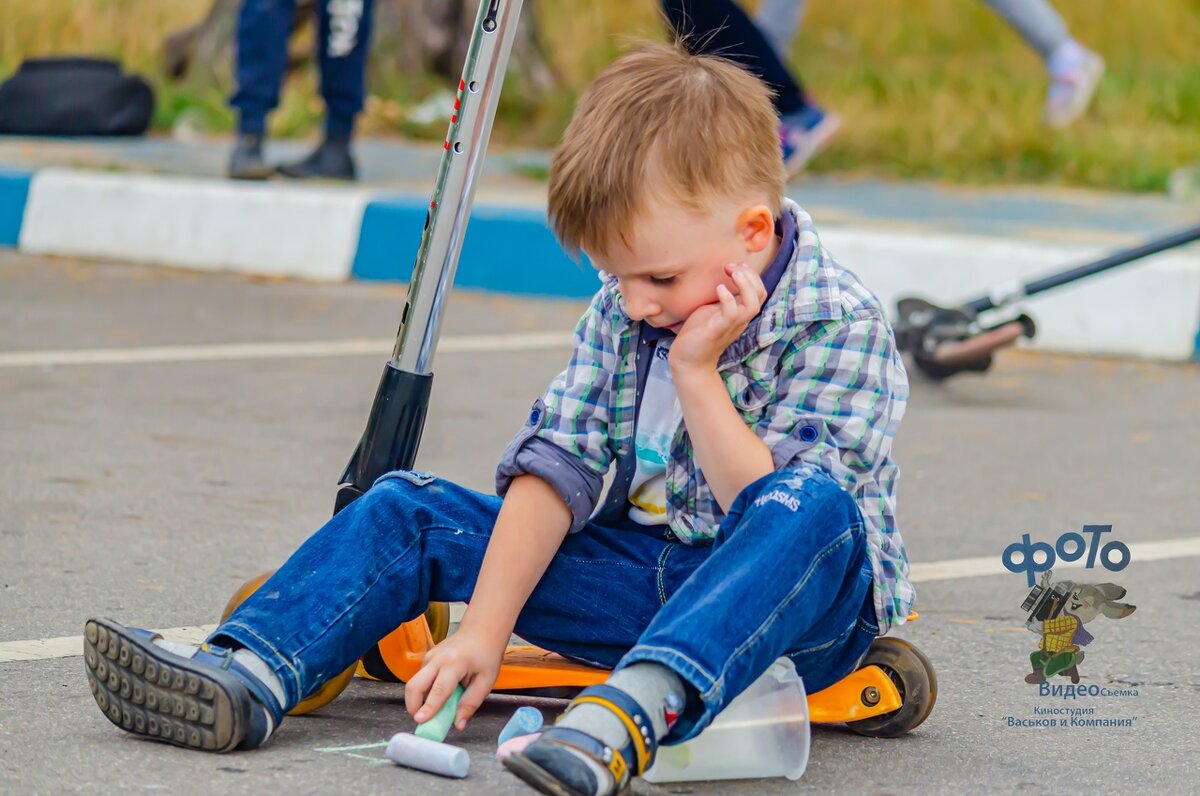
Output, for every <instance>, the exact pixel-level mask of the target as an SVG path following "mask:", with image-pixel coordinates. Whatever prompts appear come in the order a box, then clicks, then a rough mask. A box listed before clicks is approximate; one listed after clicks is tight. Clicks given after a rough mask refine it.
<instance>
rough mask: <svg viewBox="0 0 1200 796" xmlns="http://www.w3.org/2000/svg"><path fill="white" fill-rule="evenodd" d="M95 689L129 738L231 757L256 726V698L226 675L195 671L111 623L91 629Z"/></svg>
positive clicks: (89, 660) (90, 671) (86, 656)
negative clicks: (253, 715)
mask: <svg viewBox="0 0 1200 796" xmlns="http://www.w3.org/2000/svg"><path fill="white" fill-rule="evenodd" d="M83 660H84V663H85V664H86V666H87V679H88V686H89V687H90V688H91V690H92V696H93V697H94V698H95V700H96V704H97V705H99V706H100V710H101V711H103V713H104V715H105V716H106V717H107V718H108V720H109V721H111V722H112V723H113V724H115V725H116V726H117V727H120V728H121V729H122V730H126V731H127V732H131V733H133V734H134V735H141V736H143V737H146V738H151V739H153V740H156V741H163V742H165V743H170V744H174V745H175V746H182V747H184V748H187V749H200V750H203V751H207V752H228V751H231V750H233V749H236V748H237V746H238V744H239V743H241V741H242V738H243V737H244V736H245V733H246V727H247V726H248V724H249V721H248V719H249V715H250V713H249V711H250V703H249V699H250V698H249V696H248V695H247V694H246V693H244V692H245V686H243V685H242V684H241V683H240V682H238V681H237V679H236V678H235V677H234V676H233V675H231V674H229V673H228V672H226V671H224V670H222V669H215V668H213V667H210V666H205V665H203V664H199V665H197V664H193V663H192V662H191V661H190V660H188V659H187V658H181V657H179V656H178V655H172V654H171V653H169V652H167V651H166V650H163V649H161V648H159V647H157V646H155V644H154V643H153V642H152V641H150V639H148V638H144V637H142V636H138V635H135V634H132V633H130V632H129V630H128V629H127V628H125V627H123V626H121V625H120V624H118V623H116V622H113V621H111V620H107V619H91V620H88V622H87V624H86V625H85V626H84V635H83Z"/></svg>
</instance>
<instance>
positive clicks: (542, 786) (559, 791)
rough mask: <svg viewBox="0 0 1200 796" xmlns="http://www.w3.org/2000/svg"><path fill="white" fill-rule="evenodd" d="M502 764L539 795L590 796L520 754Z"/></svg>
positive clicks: (512, 755)
mask: <svg viewBox="0 0 1200 796" xmlns="http://www.w3.org/2000/svg"><path fill="white" fill-rule="evenodd" d="M500 762H501V764H502V765H503V766H504V767H505V768H507V769H508V770H509V771H511V772H512V773H513V774H516V775H517V777H518V778H519V779H520V780H521V781H522V782H524V783H525V784H526V785H529V786H530V787H532V788H533V789H535V790H537V791H538V792H539V793H545V794H547V796H589V795H588V794H584V793H580V792H579V791H577V790H575V789H574V788H572V787H569V786H567V785H564V784H563V783H561V782H559V781H558V778H557V777H555V776H554V775H553V774H551V773H550V772H549V771H547V770H546V769H544V768H542V767H541V766H539V765H538V764H537V763H535V762H533V761H532V760H530V759H529V758H528V757H526V756H525V755H523V754H521V753H520V752H515V753H513V754H511V755H509V756H508V757H506V758H504V759H503V760H502V761H500Z"/></svg>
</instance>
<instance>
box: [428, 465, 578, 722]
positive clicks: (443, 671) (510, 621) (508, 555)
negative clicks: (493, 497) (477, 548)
mask: <svg viewBox="0 0 1200 796" xmlns="http://www.w3.org/2000/svg"><path fill="white" fill-rule="evenodd" d="M570 525H571V511H570V509H569V508H568V507H567V505H566V504H565V503H563V501H562V499H561V498H560V497H559V496H558V494H557V493H556V492H555V491H554V489H553V487H551V486H550V485H549V484H547V483H546V482H545V481H543V480H542V479H540V478H538V477H537V476H532V475H523V476H519V477H517V478H516V479H514V480H513V482H512V485H511V486H510V488H509V490H508V495H507V496H506V497H505V499H504V502H503V504H501V507H500V514H499V516H498V517H497V518H496V525H495V527H494V529H493V530H492V537H491V540H490V541H489V542H488V546H487V552H486V553H485V554H484V557H483V565H482V567H481V568H480V570H479V579H478V581H477V582H476V584H475V591H474V593H473V594H472V595H471V602H470V605H469V606H468V607H467V612H466V614H465V615H464V616H463V620H462V623H461V624H460V625H459V627H458V630H457V631H456V632H455V633H454V634H453V635H452V636H450V637H449V638H447V639H446V640H445V641H443V642H442V643H441V644H438V645H437V646H436V647H434V648H433V649H431V650H430V651H429V652H428V653H427V654H426V655H425V661H424V663H423V664H422V666H421V670H420V671H419V672H417V674H415V675H413V677H412V679H411V680H409V682H408V684H407V685H406V686H405V689H404V701H405V703H406V705H407V707H408V710H409V712H410V713H412V714H413V718H414V719H416V720H417V721H418V722H421V721H426V720H428V719H429V718H431V717H433V716H434V715H436V714H437V711H438V710H439V709H441V707H442V705H443V703H445V701H446V699H447V698H448V697H449V696H450V694H451V692H453V691H454V688H455V686H457V685H458V684H459V683H463V684H464V685H465V686H466V692H465V693H464V694H463V696H462V698H461V699H460V700H459V703H458V711H457V715H456V716H455V726H456V727H458V728H459V729H460V730H461V729H463V728H464V727H465V726H466V723H467V721H468V720H469V719H470V718H471V716H472V715H474V713H475V711H476V710H478V709H479V706H480V705H482V704H483V700H484V699H485V698H487V695H488V694H489V693H490V692H491V690H492V686H493V685H494V684H495V682H496V676H497V675H498V673H499V671H500V661H501V659H502V658H503V656H504V650H505V648H506V647H507V646H508V639H509V637H510V636H511V635H512V631H513V627H514V626H515V625H516V623H517V615H518V614H519V613H520V612H521V608H522V607H523V606H524V605H525V601H526V600H528V599H529V595H530V594H531V593H532V592H533V589H534V587H535V586H536V585H537V582H538V581H539V580H541V577H542V574H543V573H545V571H546V568H547V567H548V566H549V565H550V561H551V560H552V559H553V558H554V554H555V552H557V550H558V548H559V546H560V545H561V544H562V540H563V538H564V537H566V535H567V528H568V527H569V526H570Z"/></svg>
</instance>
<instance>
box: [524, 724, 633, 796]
mask: <svg viewBox="0 0 1200 796" xmlns="http://www.w3.org/2000/svg"><path fill="white" fill-rule="evenodd" d="M538 741H539V742H541V741H547V742H549V743H555V744H559V745H560V746H569V747H571V748H572V749H574V750H575V751H577V752H582V753H583V754H585V755H587V756H588V757H590V758H592V759H593V760H595V761H596V762H597V763H599V764H600V765H601V766H603V767H605V768H607V769H608V770H609V773H611V774H612V775H613V782H615V783H616V786H617V787H616V792H617V793H620V792H621V791H622V790H623V789H624V788H625V785H626V783H627V782H629V778H630V776H632V774H633V772H632V771H630V768H629V766H630V763H633V762H635V758H634V755H635V754H636V752H635V751H634V746H633V743H632V742H631V743H628V744H625V747H624V748H623V749H619V750H618V749H613V748H612V747H611V746H609V745H608V744H604V743H601V742H600V741H599V740H598V739H596V738H593V737H592V736H590V735H588V734H587V733H586V732H583V731H582V730H576V729H573V728H571V727H559V726H554V727H551V728H550V729H548V730H546V731H544V732H543V733H542V734H541V736H539V737H538Z"/></svg>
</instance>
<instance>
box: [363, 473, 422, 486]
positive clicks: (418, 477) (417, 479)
mask: <svg viewBox="0 0 1200 796" xmlns="http://www.w3.org/2000/svg"><path fill="white" fill-rule="evenodd" d="M389 478H399V479H402V480H404V481H408V482H409V483H410V484H412V485H413V486H425V485H426V484H430V483H432V482H433V481H436V480H437V476H436V475H434V474H433V473H426V472H422V471H421V470H392V471H391V472H390V473H384V474H383V475H381V476H379V478H377V479H375V483H376V484H378V483H379V482H380V481H386V480H387V479H389Z"/></svg>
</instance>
